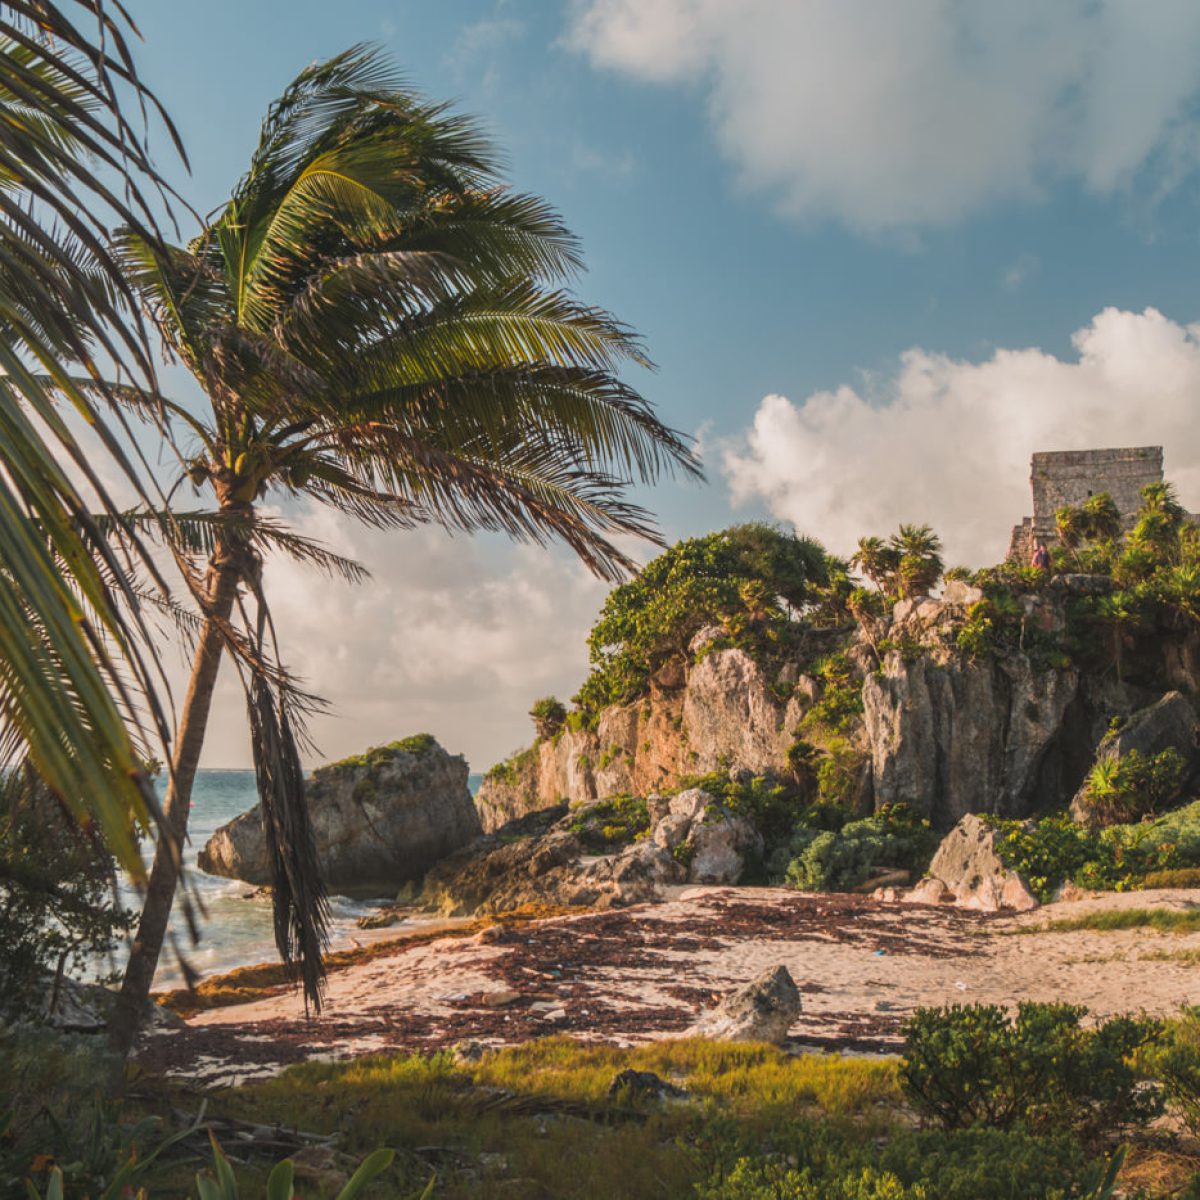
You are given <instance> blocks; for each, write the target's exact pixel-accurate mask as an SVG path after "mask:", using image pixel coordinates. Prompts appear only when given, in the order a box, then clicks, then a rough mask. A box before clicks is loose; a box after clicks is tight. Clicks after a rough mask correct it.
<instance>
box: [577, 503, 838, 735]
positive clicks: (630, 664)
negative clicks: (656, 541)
mask: <svg viewBox="0 0 1200 1200" xmlns="http://www.w3.org/2000/svg"><path fill="white" fill-rule="evenodd" d="M828 563H829V560H828V558H827V556H826V554H825V551H824V549H823V548H822V547H821V545H820V543H818V542H815V541H813V540H812V539H811V538H804V537H796V536H795V535H794V534H788V533H783V532H782V531H780V530H778V529H775V528H773V527H771V526H770V525H764V524H748V525H735V526H733V527H732V528H731V529H725V530H722V531H721V532H719V533H710V534H707V535H706V536H704V537H697V538H686V539H684V540H683V541H680V542H676V543H675V545H673V546H672V547H671V548H670V549H669V550H667V551H666V552H665V553H663V554H660V555H659V556H658V557H657V558H655V559H653V560H652V561H651V562H649V563H647V564H646V566H645V567H643V568H642V570H641V571H639V572H638V574H637V575H636V576H635V577H634V578H633V579H631V580H630V581H629V582H628V583H624V584H622V585H621V586H620V587H617V588H614V589H613V591H611V592H610V593H609V595H608V599H607V600H605V602H604V607H603V608H602V609H601V610H600V616H599V618H598V619H597V621H596V624H595V625H594V626H593V627H592V631H591V633H590V635H589V636H588V648H589V651H590V658H591V663H592V672H591V674H590V675H589V676H588V678H587V680H586V681H585V683H584V685H583V687H582V688H580V690H579V694H578V695H577V696H576V697H575V702H576V704H578V705H579V707H580V708H581V709H583V710H586V711H588V712H596V711H598V710H599V709H601V708H603V707H605V706H606V705H609V704H623V703H626V702H628V701H630V700H633V699H636V698H637V697H638V696H640V695H641V694H642V693H643V692H644V691H645V690H646V686H647V684H648V682H649V679H650V676H651V675H652V674H653V673H654V672H655V671H656V670H657V669H658V668H659V667H661V666H662V665H663V664H664V663H666V662H667V661H668V660H669V659H671V658H679V657H682V656H684V655H686V653H687V650H688V643H689V642H690V641H691V640H692V638H693V637H695V635H696V634H697V633H698V632H699V631H700V630H701V629H703V628H704V627H705V626H706V625H720V626H722V627H723V629H724V630H725V632H726V634H728V635H730V636H731V637H733V638H734V639H735V640H736V639H738V638H741V637H747V638H749V639H750V640H753V641H763V640H766V641H770V640H772V639H777V638H778V637H779V636H780V635H781V633H782V631H783V630H784V629H786V628H787V627H788V626H790V625H791V624H792V618H793V616H794V615H795V614H797V613H799V612H801V611H803V610H804V609H805V608H806V607H807V605H808V604H809V603H810V602H811V601H812V600H813V599H814V598H815V594H816V590H817V589H818V588H820V587H822V586H823V585H824V584H825V583H826V582H827V580H828V574H829V571H828Z"/></svg>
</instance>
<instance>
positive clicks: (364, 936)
mask: <svg viewBox="0 0 1200 1200" xmlns="http://www.w3.org/2000/svg"><path fill="white" fill-rule="evenodd" d="M481 778H482V777H481V776H475V775H473V776H471V779H470V787H471V792H472V794H474V793H475V792H476V791H477V790H478V788H479V783H480V780H481ZM159 784H160V788H161V787H163V786H165V784H164V782H163V781H162V780H161V779H160V781H159ZM257 803H258V794H257V791H256V789H255V785H254V772H253V771H221V770H208V771H200V772H199V774H198V775H197V776H196V783H195V786H194V788H193V789H192V810H191V813H190V816H189V820H188V835H189V841H188V844H187V846H186V847H185V849H184V862H185V864H186V867H187V874H188V879H189V881H190V894H191V896H192V898H193V901H194V909H195V910H196V912H197V915H198V918H199V921H198V924H199V931H200V940H199V942H198V943H196V944H193V943H192V940H191V936H190V934H189V932H188V925H187V921H186V919H185V917H184V916H183V902H182V897H181V896H177V898H176V903H175V910H174V912H173V914H172V918H171V926H170V930H169V934H168V937H169V938H173V941H174V945H175V946H176V947H177V952H175V951H173V950H172V943H171V941H168V944H167V945H166V946H164V948H163V955H162V959H161V961H160V963H159V968H158V973H157V974H156V975H155V986H156V987H160V988H170V987H179V986H181V985H182V983H183V970H182V968H181V967H180V965H179V955H180V954H182V955H183V957H184V958H185V959H186V961H187V963H188V965H189V967H191V969H192V970H194V971H197V972H199V974H200V975H201V976H205V975H211V974H217V973H220V972H222V971H229V970H232V969H233V968H234V967H241V966H248V965H250V964H252V963H260V962H272V961H276V960H277V958H278V955H277V952H276V950H275V935H274V933H273V931H272V930H273V926H272V916H271V900H270V898H269V897H264V896H256V895H255V894H254V893H255V889H254V887H252V886H251V885H250V884H247V883H241V882H239V881H238V880H236V879H221V878H219V877H217V876H215V875H207V874H205V873H204V872H203V871H201V870H200V869H199V868H198V867H197V866H196V855H197V854H198V853H199V851H200V849H201V848H202V847H203V845H204V843H205V842H206V841H208V839H209V837H210V836H211V835H212V834H213V833H214V832H215V831H216V830H217V828H218V827H219V826H221V825H224V824H225V822H226V821H229V820H232V819H233V818H234V817H236V816H237V815H238V814H239V813H242V812H245V811H246V810H247V809H248V808H253V807H254V805H255V804H257ZM181 891H182V889H181ZM126 902H127V903H128V904H129V905H130V907H133V908H136V906H137V897H136V894H135V893H134V892H133V891H132V889H130V890H129V891H128V893H127V897H126ZM383 903H384V901H362V900H351V899H349V898H347V897H345V896H332V897H331V898H330V908H331V915H332V921H331V929H330V948H331V949H334V950H339V949H343V948H345V947H347V946H350V945H352V944H353V942H352V940H351V939H354V941H358V942H366V941H370V940H372V939H373V938H378V937H380V936H389V935H394V934H395V932H396V929H395V928H393V929H390V930H383V931H378V932H377V931H371V932H369V933H368V932H366V931H364V930H361V929H359V928H358V927H357V925H356V922H357V921H358V919H359V918H360V917H362V916H365V915H368V914H370V913H371V912H373V911H375V910H377V909H378V908H379V907H380V906H381V905H382V904H383Z"/></svg>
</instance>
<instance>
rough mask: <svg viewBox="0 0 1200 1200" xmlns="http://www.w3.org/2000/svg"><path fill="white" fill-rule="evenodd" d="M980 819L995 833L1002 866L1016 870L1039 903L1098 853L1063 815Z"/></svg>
mask: <svg viewBox="0 0 1200 1200" xmlns="http://www.w3.org/2000/svg"><path fill="white" fill-rule="evenodd" d="M983 819H984V820H985V821H986V822H987V824H988V825H990V826H991V828H992V829H993V830H995V832H996V839H995V846H996V853H997V854H998V855H999V856H1000V858H1001V860H1002V861H1003V862H1004V864H1005V866H1007V867H1011V868H1012V869H1013V870H1015V871H1019V872H1020V873H1021V874H1022V875H1023V876H1024V877H1025V879H1026V880H1027V881H1028V882H1029V886H1030V888H1031V889H1032V890H1033V894H1034V895H1035V896H1037V898H1038V899H1039V900H1041V901H1042V903H1043V904H1045V903H1046V902H1047V901H1049V900H1050V898H1051V895H1052V894H1053V892H1054V889H1055V888H1056V887H1058V885H1059V884H1060V883H1062V882H1063V881H1064V880H1066V879H1072V878H1074V876H1075V874H1076V873H1077V872H1078V871H1079V870H1080V869H1081V868H1082V867H1083V866H1084V865H1085V864H1086V863H1088V862H1090V861H1092V860H1094V859H1095V858H1096V857H1097V854H1098V852H1099V847H1098V844H1097V840H1096V838H1095V837H1094V836H1093V835H1092V834H1090V833H1089V832H1088V831H1087V829H1085V828H1084V827H1083V826H1082V825H1079V824H1077V823H1076V822H1075V821H1073V820H1072V819H1071V818H1070V816H1069V815H1068V814H1066V813H1062V814H1059V815H1058V816H1053V817H1043V818H1042V819H1041V820H1040V821H1002V820H1000V819H998V818H996V817H991V816H985V817H984V818H983Z"/></svg>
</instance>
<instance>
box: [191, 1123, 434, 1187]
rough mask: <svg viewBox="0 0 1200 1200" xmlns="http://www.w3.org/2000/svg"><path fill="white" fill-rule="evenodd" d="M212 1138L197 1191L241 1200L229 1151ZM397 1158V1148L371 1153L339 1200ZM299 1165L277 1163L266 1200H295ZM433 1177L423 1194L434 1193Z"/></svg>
mask: <svg viewBox="0 0 1200 1200" xmlns="http://www.w3.org/2000/svg"><path fill="white" fill-rule="evenodd" d="M211 1141H212V1156H213V1162H212V1166H211V1167H209V1168H208V1169H206V1170H204V1171H201V1172H200V1173H199V1174H198V1175H197V1176H196V1190H197V1192H198V1193H199V1196H200V1200H240V1197H241V1193H240V1191H239V1189H238V1183H237V1178H236V1176H235V1175H234V1173H233V1167H232V1166H231V1165H230V1163H229V1159H228V1158H227V1157H226V1156H225V1152H224V1151H223V1150H222V1149H221V1147H220V1145H219V1143H218V1142H217V1139H216V1138H215V1137H214V1138H211ZM395 1157H396V1152H395V1151H394V1150H387V1149H380V1150H376V1151H375V1152H374V1153H372V1154H369V1155H368V1156H367V1157H366V1158H365V1159H364V1160H363V1161H362V1163H361V1164H360V1165H359V1167H358V1170H356V1171H355V1172H354V1174H353V1175H352V1176H351V1177H350V1180H349V1182H348V1183H347V1184H346V1186H345V1187H344V1188H342V1190H341V1191H340V1192H338V1194H337V1200H355V1198H356V1197H358V1196H361V1195H362V1193H363V1192H364V1191H365V1190H366V1188H367V1186H368V1185H369V1184H370V1183H371V1181H372V1180H374V1179H375V1178H376V1177H377V1176H378V1175H381V1174H382V1173H383V1172H384V1171H386V1170H387V1169H388V1167H390V1166H391V1165H392V1162H393V1160H394V1159H395ZM294 1171H295V1168H294V1167H293V1165H292V1162H291V1160H290V1159H286V1158H285V1159H284V1160H283V1161H282V1162H279V1163H276V1164H275V1166H274V1168H273V1169H272V1171H271V1174H270V1175H269V1176H268V1178H267V1191H266V1200H293V1192H292V1180H293V1176H294ZM432 1187H433V1180H432V1179H431V1180H430V1183H429V1185H427V1187H426V1188H425V1191H424V1193H423V1195H431V1194H432Z"/></svg>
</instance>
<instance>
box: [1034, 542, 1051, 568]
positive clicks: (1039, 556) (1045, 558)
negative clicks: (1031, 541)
mask: <svg viewBox="0 0 1200 1200" xmlns="http://www.w3.org/2000/svg"><path fill="white" fill-rule="evenodd" d="M1029 565H1030V566H1031V567H1037V569H1038V570H1039V571H1048V570H1050V551H1049V550H1047V549H1046V543H1045V542H1038V544H1037V545H1036V546H1035V547H1034V548H1033V554H1032V555H1031V556H1030V559H1029Z"/></svg>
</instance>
